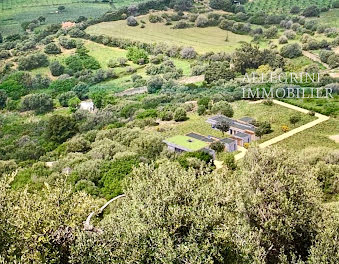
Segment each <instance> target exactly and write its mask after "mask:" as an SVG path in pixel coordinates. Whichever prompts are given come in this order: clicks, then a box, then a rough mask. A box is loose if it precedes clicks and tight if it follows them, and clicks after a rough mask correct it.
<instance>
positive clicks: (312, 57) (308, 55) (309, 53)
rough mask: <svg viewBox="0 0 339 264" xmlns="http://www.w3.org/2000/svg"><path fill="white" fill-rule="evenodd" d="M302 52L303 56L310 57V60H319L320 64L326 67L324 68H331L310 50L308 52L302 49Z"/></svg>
mask: <svg viewBox="0 0 339 264" xmlns="http://www.w3.org/2000/svg"><path fill="white" fill-rule="evenodd" d="M302 53H303V55H304V56H305V57H307V58H309V59H311V60H313V61H315V62H319V63H320V64H322V65H324V66H325V67H326V69H331V67H330V66H328V64H326V63H324V62H322V61H321V60H320V58H319V56H318V55H315V54H313V53H311V52H309V51H306V50H303V51H302Z"/></svg>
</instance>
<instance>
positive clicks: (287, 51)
mask: <svg viewBox="0 0 339 264" xmlns="http://www.w3.org/2000/svg"><path fill="white" fill-rule="evenodd" d="M280 55H281V56H283V57H284V58H289V59H293V58H297V57H299V56H301V55H302V51H301V47H300V45H299V44H298V43H294V44H287V45H285V46H283V47H282V48H281V50H280Z"/></svg>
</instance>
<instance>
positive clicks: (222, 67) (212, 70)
mask: <svg viewBox="0 0 339 264" xmlns="http://www.w3.org/2000/svg"><path fill="white" fill-rule="evenodd" d="M234 78H235V74H234V72H233V71H232V70H231V69H230V66H229V63H228V62H211V63H210V64H209V66H208V67H207V68H206V70H205V81H206V82H207V83H212V82H214V81H218V80H221V79H222V80H225V81H229V80H232V79H234Z"/></svg>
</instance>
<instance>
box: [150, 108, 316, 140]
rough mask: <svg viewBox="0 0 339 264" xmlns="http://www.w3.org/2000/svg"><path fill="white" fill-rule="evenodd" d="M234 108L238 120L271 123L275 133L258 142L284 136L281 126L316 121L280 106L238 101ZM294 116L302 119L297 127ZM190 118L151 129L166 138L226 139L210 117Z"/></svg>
mask: <svg viewBox="0 0 339 264" xmlns="http://www.w3.org/2000/svg"><path fill="white" fill-rule="evenodd" d="M232 107H233V109H234V118H236V119H238V118H241V117H244V116H249V117H253V118H255V119H256V120H258V121H268V122H270V124H271V126H272V130H273V132H272V133H270V134H267V135H264V136H263V137H262V138H261V139H260V140H259V141H258V142H263V141H266V140H268V139H271V138H274V137H276V136H279V135H281V134H283V131H282V130H281V126H283V125H287V126H288V127H289V128H290V129H293V128H296V127H299V126H301V125H304V124H306V123H308V122H310V121H312V120H315V119H316V118H315V117H312V116H309V115H306V114H302V113H299V112H296V111H294V110H292V109H288V108H285V107H283V106H279V105H272V106H267V105H264V104H251V103H249V102H247V101H237V102H234V103H232ZM293 114H297V115H299V116H300V117H301V121H300V122H298V123H297V124H296V125H295V126H293V125H291V124H290V122H289V117H290V116H291V115H293ZM188 117H189V119H188V120H187V121H184V122H180V123H176V122H174V121H170V122H163V123H160V125H159V126H158V127H155V128H151V129H152V130H158V131H162V132H161V135H162V136H163V137H164V138H167V137H172V136H175V135H185V134H187V133H189V132H196V133H200V134H202V135H206V136H207V135H212V136H216V137H226V135H225V136H223V135H222V133H221V132H220V131H218V130H216V129H212V128H211V126H210V125H209V124H208V123H206V120H207V119H208V117H209V116H199V115H197V114H196V113H190V114H189V115H188Z"/></svg>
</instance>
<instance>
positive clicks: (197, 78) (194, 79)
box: [178, 75, 205, 84]
mask: <svg viewBox="0 0 339 264" xmlns="http://www.w3.org/2000/svg"><path fill="white" fill-rule="evenodd" d="M204 80H205V76H204V75H198V76H190V77H183V78H181V79H180V80H179V81H178V83H181V84H190V83H197V82H203V81H204Z"/></svg>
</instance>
